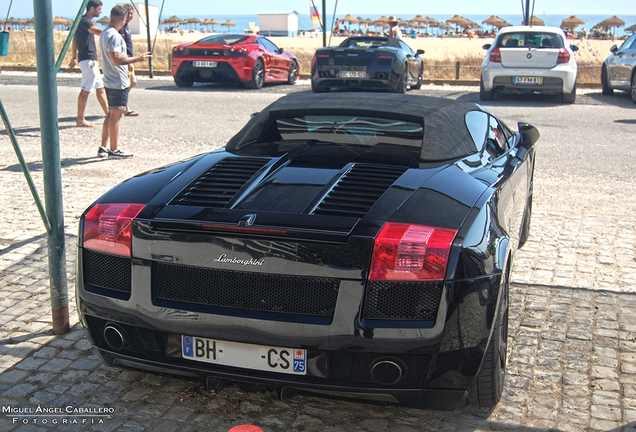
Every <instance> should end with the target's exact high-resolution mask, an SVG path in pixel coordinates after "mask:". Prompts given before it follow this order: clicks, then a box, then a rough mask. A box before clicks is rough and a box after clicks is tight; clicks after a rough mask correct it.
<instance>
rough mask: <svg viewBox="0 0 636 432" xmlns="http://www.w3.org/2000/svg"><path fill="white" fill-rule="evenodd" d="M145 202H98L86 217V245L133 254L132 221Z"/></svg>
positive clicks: (107, 250) (86, 246)
mask: <svg viewBox="0 0 636 432" xmlns="http://www.w3.org/2000/svg"><path fill="white" fill-rule="evenodd" d="M143 208H144V205H143V204H120V203H117V204H97V205H95V207H93V208H92V209H91V210H90V211H89V212H88V214H87V215H86V218H85V219H84V233H83V234H84V235H83V240H84V247H85V248H86V249H91V250H94V251H99V252H104V253H107V254H112V255H119V256H124V257H131V256H132V221H133V219H134V218H135V217H136V216H137V215H138V214H139V212H141V210H142V209H143Z"/></svg>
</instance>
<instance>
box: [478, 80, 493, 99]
mask: <svg viewBox="0 0 636 432" xmlns="http://www.w3.org/2000/svg"><path fill="white" fill-rule="evenodd" d="M493 93H494V91H493V90H490V91H486V89H485V88H484V77H483V76H482V77H481V78H480V79H479V99H481V100H483V101H491V100H492V99H493Z"/></svg>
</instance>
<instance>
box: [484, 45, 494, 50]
mask: <svg viewBox="0 0 636 432" xmlns="http://www.w3.org/2000/svg"><path fill="white" fill-rule="evenodd" d="M491 46H492V45H491V44H486V45H484V46H483V47H482V48H483V49H485V50H489V49H490V47H491Z"/></svg>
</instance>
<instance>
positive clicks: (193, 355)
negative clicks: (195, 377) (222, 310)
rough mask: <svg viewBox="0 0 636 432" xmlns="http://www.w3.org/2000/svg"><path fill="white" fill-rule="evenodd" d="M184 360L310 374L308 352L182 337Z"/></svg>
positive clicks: (296, 349)
mask: <svg viewBox="0 0 636 432" xmlns="http://www.w3.org/2000/svg"><path fill="white" fill-rule="evenodd" d="M181 355H182V357H183V358H184V359H189V360H196V361H200V362H204V363H214V364H221V365H225V366H235V367H241V368H246V369H255V370H261V371H269V372H280V373H286V374H291V375H306V374H307V368H306V365H307V351H306V350H304V349H298V348H281V347H272V346H264V345H251V344H244V343H237V342H227V341H221V340H215V339H206V338H200V337H196V336H181Z"/></svg>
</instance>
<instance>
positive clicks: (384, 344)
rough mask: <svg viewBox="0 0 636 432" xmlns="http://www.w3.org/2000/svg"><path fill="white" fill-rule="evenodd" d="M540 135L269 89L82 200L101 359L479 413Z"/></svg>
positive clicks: (88, 313)
mask: <svg viewBox="0 0 636 432" xmlns="http://www.w3.org/2000/svg"><path fill="white" fill-rule="evenodd" d="M345 107H353V108H345ZM375 107H382V108H381V109H378V108H375ZM538 137H539V133H538V131H537V130H536V129H535V128H534V127H533V126H531V125H529V124H526V123H519V132H512V131H511V130H510V129H508V127H507V126H506V125H505V124H503V123H502V122H501V121H500V120H498V119H497V118H496V117H495V116H494V115H493V114H492V113H490V112H488V111H487V110H485V109H484V108H482V107H481V106H479V105H477V104H474V103H463V102H455V101H451V100H448V99H438V98H431V97H424V96H416V95H390V94H374V93H355V94H351V93H349V94H346V93H335V94H330V95H317V94H313V93H296V94H292V95H289V96H286V97H283V98H281V99H279V100H278V101H276V102H274V103H273V104H271V105H270V106H269V107H267V108H266V109H264V110H263V111H261V112H260V113H259V114H257V115H256V116H254V117H253V118H252V119H251V120H250V121H249V122H248V123H247V124H246V125H245V127H244V128H243V129H242V130H241V131H240V132H239V133H238V134H237V135H235V136H234V137H233V138H232V139H231V140H230V141H229V142H228V143H227V146H226V147H225V148H223V149H220V150H217V151H213V152H210V153H207V154H204V155H201V156H198V157H195V158H192V159H189V160H186V161H183V162H180V163H177V164H174V165H171V166H167V167H164V168H160V169H155V170H153V171H150V172H147V173H145V174H141V175H139V176H137V177H134V178H132V179H130V180H127V181H125V182H123V183H122V184H120V185H119V186H117V187H115V188H114V189H112V190H111V191H110V192H108V193H107V194H105V195H104V196H102V197H101V198H99V199H98V200H97V201H96V202H95V203H94V204H93V205H92V206H91V207H90V208H88V209H87V210H86V212H85V213H84V214H83V215H82V217H81V221H80V232H79V238H78V239H79V240H78V241H79V244H78V260H77V269H78V270H77V284H76V287H77V302H78V310H79V314H80V318H81V322H82V324H83V325H84V326H85V328H86V329H87V333H88V335H89V338H90V340H91V342H92V344H93V345H94V346H95V347H96V348H97V351H98V352H99V354H100V356H101V357H102V359H103V360H104V361H105V362H106V363H107V364H109V365H121V366H130V367H137V368H143V369H147V370H150V371H160V372H164V371H165V372H174V373H178V374H185V375H190V376H193V377H199V378H200V379H202V380H204V381H205V382H206V383H207V385H208V386H211V385H213V383H218V379H227V380H233V381H248V382H253V383H257V384H260V385H262V384H265V385H267V386H270V387H271V388H273V389H277V390H278V391H279V392H280V394H281V396H284V395H285V394H287V391H288V390H290V389H294V390H296V389H304V390H306V391H311V392H317V393H323V394H326V393H328V394H333V395H340V396H343V397H344V396H347V397H352V396H355V397H358V398H361V399H364V398H371V399H373V400H376V401H377V400H381V401H391V402H399V403H403V404H408V405H414V406H429V407H435V408H440V409H454V408H456V407H459V406H461V405H462V404H464V403H465V401H466V399H467V396H468V395H469V393H470V395H471V397H473V396H474V397H475V399H474V401H475V403H478V404H480V405H481V406H492V405H494V404H496V403H497V401H498V400H499V398H500V395H501V392H502V387H503V380H504V374H505V365H506V344H507V329H508V326H507V322H508V296H509V286H508V281H509V274H510V268H511V266H512V263H513V260H514V256H515V252H516V251H517V248H519V247H520V246H522V245H523V244H524V242H525V241H526V239H527V237H528V232H529V225H530V215H531V208H532V174H533V170H534V162H535V141H536V140H537V139H538ZM469 390H472V391H471V392H469ZM472 401H473V400H472V399H471V402H472Z"/></svg>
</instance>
